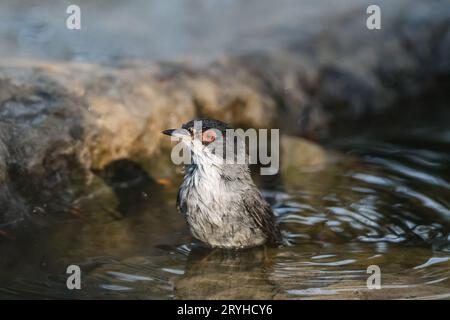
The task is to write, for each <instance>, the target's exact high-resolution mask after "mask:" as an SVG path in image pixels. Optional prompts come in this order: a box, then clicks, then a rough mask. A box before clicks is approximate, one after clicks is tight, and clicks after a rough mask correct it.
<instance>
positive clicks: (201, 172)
mask: <svg viewBox="0 0 450 320" xmlns="http://www.w3.org/2000/svg"><path fill="white" fill-rule="evenodd" d="M199 123H200V126H199V125H198V124H199ZM227 129H231V127H229V126H228V125H227V124H225V123H223V122H221V121H218V120H212V119H206V118H201V119H195V120H191V121H189V122H187V123H185V124H183V125H182V128H181V129H168V130H164V131H163V133H164V134H166V135H170V136H174V137H177V138H179V139H181V141H182V143H184V144H185V145H186V146H187V148H188V150H190V155H191V162H190V163H189V164H187V165H186V173H185V176H184V180H183V183H182V184H181V186H180V189H179V192H178V197H177V208H178V210H179V211H180V212H181V213H182V214H183V215H184V216H185V217H186V220H187V223H188V226H189V228H190V231H191V233H192V235H193V236H194V237H195V238H196V239H198V240H200V241H201V242H203V243H205V244H207V245H208V246H210V247H213V248H226V249H240V248H249V247H255V246H259V245H263V244H266V245H271V246H276V245H278V244H281V241H282V237H281V232H280V229H279V227H278V225H277V224H276V221H275V216H274V214H273V212H272V209H271V208H270V205H269V204H268V203H267V202H266V201H265V200H264V199H263V197H262V195H261V193H260V192H259V190H258V188H257V187H256V185H255V184H254V182H253V180H252V177H251V175H250V170H249V168H248V162H244V163H240V162H237V161H234V162H233V163H230V162H229V161H225V158H226V153H227V151H228V152H232V156H233V158H234V160H236V159H237V157H238V155H239V153H245V154H246V152H245V147H244V148H243V147H240V146H239V145H238V146H237V147H236V148H235V147H234V145H233V147H231V148H230V147H229V146H228V144H229V143H228V142H226V141H228V140H231V139H226V135H227V133H228V132H229V130H227ZM213 144H214V145H215V148H216V149H213V148H211V146H212V145H213ZM217 146H219V148H217ZM227 147H228V150H226V149H227ZM221 148H224V149H223V151H225V152H222V153H220V152H219V153H217V152H213V151H214V150H220V149H221Z"/></svg>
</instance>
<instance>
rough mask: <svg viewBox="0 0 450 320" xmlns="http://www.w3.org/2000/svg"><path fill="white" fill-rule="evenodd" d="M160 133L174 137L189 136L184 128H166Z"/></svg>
mask: <svg viewBox="0 0 450 320" xmlns="http://www.w3.org/2000/svg"><path fill="white" fill-rule="evenodd" d="M162 133H164V134H166V135H168V136H172V137H176V138H188V137H189V138H190V137H191V134H190V133H189V131H187V130H186V129H167V130H164V131H163V132H162Z"/></svg>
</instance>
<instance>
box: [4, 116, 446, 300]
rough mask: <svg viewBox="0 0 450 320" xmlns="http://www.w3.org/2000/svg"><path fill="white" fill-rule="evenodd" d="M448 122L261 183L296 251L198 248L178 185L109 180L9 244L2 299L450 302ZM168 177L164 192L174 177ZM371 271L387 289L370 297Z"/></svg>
mask: <svg viewBox="0 0 450 320" xmlns="http://www.w3.org/2000/svg"><path fill="white" fill-rule="evenodd" d="M441 122H442V123H439V121H435V120H433V123H432V125H428V124H420V122H419V123H413V124H402V125H401V126H400V125H399V124H393V125H390V126H386V127H383V128H382V130H373V131H367V132H370V133H366V131H359V134H344V135H340V136H338V137H337V138H334V139H331V140H330V139H329V140H327V141H325V143H326V145H327V148H329V149H333V150H335V152H336V150H337V151H338V152H339V154H341V155H344V156H339V158H340V160H339V161H334V162H330V164H329V165H327V166H325V167H324V168H322V169H321V170H317V171H312V172H311V171H302V170H301V168H299V172H298V174H297V175H294V176H291V177H282V178H281V179H276V181H277V182H276V183H272V184H268V185H267V184H264V185H263V187H264V195H265V197H266V198H267V199H268V201H269V202H270V203H271V205H272V207H273V209H274V211H275V212H276V213H277V215H278V219H279V221H280V224H281V226H282V229H283V230H284V232H285V236H286V238H287V239H288V240H289V241H290V242H291V245H290V246H285V247H283V248H277V249H264V248H257V249H252V250H245V251H241V252H229V251H221V250H213V251H211V250H205V249H202V248H200V247H198V246H195V245H192V241H191V238H190V236H189V234H188V232H187V229H186V226H185V222H184V219H183V218H182V217H181V216H180V215H179V214H178V213H177V212H176V210H175V198H176V192H177V187H178V184H179V181H180V178H181V177H180V175H176V176H175V177H176V178H171V179H170V180H169V179H165V180H159V182H162V184H160V183H158V182H156V181H155V180H154V179H153V178H150V177H149V176H146V174H143V173H144V171H142V170H141V169H139V167H137V168H134V165H131V167H130V168H132V169H133V170H131V169H128V170H124V171H123V172H121V173H117V172H116V173H114V174H111V173H108V172H104V173H102V179H100V178H98V185H103V186H102V187H97V188H94V192H93V193H92V194H90V195H89V196H87V197H86V198H84V199H82V200H80V201H79V203H78V204H77V207H78V209H77V210H73V214H72V215H71V217H66V216H65V217H62V218H61V219H57V221H55V222H53V223H51V224H50V226H49V225H45V226H41V227H40V228H38V230H37V231H36V228H31V227H30V228H28V229H27V228H26V229H25V230H22V234H10V233H4V234H2V236H1V237H0V252H1V253H2V254H1V257H2V258H1V261H0V297H2V298H112V299H115V298H123V299H174V298H268V299H272V298H275V299H286V298H288V299H289V298H292V299H297V298H306V299H335V298H350V299H371V298H412V299H415V298H420V299H435V298H449V297H450V279H449V277H450V238H449V230H450V203H449V201H450V188H449V186H450V152H449V151H450V129H449V127H448V126H447V123H448V122H446V121H441ZM405 128H409V129H407V130H406V129H405ZM380 132H381V133H380ZM160 166H161V164H160ZM162 166H163V167H164V168H165V169H164V170H154V171H153V172H154V176H155V179H157V178H161V177H160V176H164V175H165V173H164V172H175V171H176V170H177V169H175V168H174V166H173V165H172V164H170V163H169V162H167V163H163V164H162ZM134 169H136V170H134ZM158 175H160V176H158ZM100 181H106V183H104V184H101V183H100ZM69 264H77V265H79V266H80V267H81V269H82V290H79V291H69V290H67V289H66V274H65V270H66V268H67V266H68V265H69ZM370 265H378V266H379V267H380V269H381V272H382V289H381V290H369V289H367V286H366V280H367V278H368V276H369V274H367V267H368V266H370Z"/></svg>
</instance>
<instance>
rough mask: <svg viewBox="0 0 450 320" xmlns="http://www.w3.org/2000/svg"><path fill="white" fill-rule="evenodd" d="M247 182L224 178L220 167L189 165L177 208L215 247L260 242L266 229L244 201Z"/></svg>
mask: <svg viewBox="0 0 450 320" xmlns="http://www.w3.org/2000/svg"><path fill="white" fill-rule="evenodd" d="M244 192H249V190H248V186H246V185H245V184H242V182H239V183H238V182H233V181H230V180H227V179H224V178H223V171H222V170H220V169H219V168H211V167H208V168H204V167H203V168H202V167H201V166H195V167H194V166H193V167H190V168H189V169H188V171H187V174H186V176H185V178H184V181H183V183H182V185H181V187H180V190H179V193H178V201H177V204H178V209H179V210H180V212H181V213H183V214H184V215H185V217H186V220H187V223H188V225H189V228H190V230H191V233H192V234H193V235H194V237H196V238H197V239H199V240H201V241H203V242H205V243H207V244H209V245H210V246H213V247H224V248H237V247H244V246H251V245H259V244H261V243H263V242H264V241H265V237H264V234H263V232H262V231H261V230H260V229H259V228H258V226H257V225H256V224H255V221H254V220H253V219H252V218H251V216H249V214H248V213H247V212H246V209H245V206H244V205H243V203H242V198H243V197H242V196H243V193H244Z"/></svg>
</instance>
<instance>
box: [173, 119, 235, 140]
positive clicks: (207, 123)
mask: <svg viewBox="0 0 450 320" xmlns="http://www.w3.org/2000/svg"><path fill="white" fill-rule="evenodd" d="M196 121H197V122H201V126H202V132H206V131H207V130H209V129H216V130H219V131H220V132H221V133H222V134H223V135H224V136H225V133H226V130H227V129H231V127H230V126H229V125H228V124H226V123H225V122H222V121H219V120H214V119H208V118H198V119H194V120H191V121H189V122H186V123H185V124H183V125H182V126H181V127H182V128H183V129H186V130H190V129H192V128H194V126H195V122H196Z"/></svg>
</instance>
